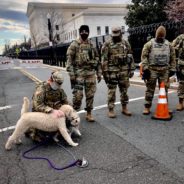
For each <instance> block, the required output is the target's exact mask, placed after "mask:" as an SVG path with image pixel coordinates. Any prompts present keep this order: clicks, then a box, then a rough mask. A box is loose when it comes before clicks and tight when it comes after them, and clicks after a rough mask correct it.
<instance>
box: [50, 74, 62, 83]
mask: <svg viewBox="0 0 184 184" xmlns="http://www.w3.org/2000/svg"><path fill="white" fill-rule="evenodd" d="M51 77H52V79H53V81H55V82H56V83H58V84H60V85H61V84H62V83H63V81H64V78H63V75H62V74H61V72H60V71H56V72H53V73H52V75H51Z"/></svg>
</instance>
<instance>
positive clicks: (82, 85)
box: [67, 25, 102, 122]
mask: <svg viewBox="0 0 184 184" xmlns="http://www.w3.org/2000/svg"><path fill="white" fill-rule="evenodd" d="M79 33H80V38H78V39H76V40H74V41H73V42H72V43H71V45H70V46H69V48H68V50H67V71H68V72H69V76H70V81H71V88H72V89H73V107H74V109H75V110H79V109H80V107H81V103H82V99H83V89H84V91H85V95H86V108H85V110H86V111H87V115H86V120H87V121H88V122H94V121H95V120H94V117H93V116H92V114H91V111H92V109H93V101H94V94H95V91H96V75H97V79H98V82H100V80H101V74H102V72H101V65H100V61H99V57H98V54H97V51H96V49H95V48H94V47H93V45H92V43H91V42H90V40H89V39H88V36H89V27H88V26H87V25H82V26H81V27H80V29H79Z"/></svg>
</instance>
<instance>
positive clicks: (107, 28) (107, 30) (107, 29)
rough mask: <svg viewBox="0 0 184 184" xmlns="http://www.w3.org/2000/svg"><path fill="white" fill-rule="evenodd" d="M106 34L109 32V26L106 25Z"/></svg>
mask: <svg viewBox="0 0 184 184" xmlns="http://www.w3.org/2000/svg"><path fill="white" fill-rule="evenodd" d="M105 34H106V35H108V34H109V26H105Z"/></svg>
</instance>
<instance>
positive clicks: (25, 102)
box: [21, 97, 30, 116]
mask: <svg viewBox="0 0 184 184" xmlns="http://www.w3.org/2000/svg"><path fill="white" fill-rule="evenodd" d="M29 105H30V101H29V99H28V98H27V97H24V98H23V104H22V109H21V116H22V115H23V114H24V113H25V112H28V111H29Z"/></svg>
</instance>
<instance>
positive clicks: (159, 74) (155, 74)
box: [145, 69, 169, 108]
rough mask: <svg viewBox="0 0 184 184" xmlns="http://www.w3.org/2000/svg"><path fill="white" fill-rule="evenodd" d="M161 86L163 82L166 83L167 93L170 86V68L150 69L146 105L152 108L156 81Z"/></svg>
mask: <svg viewBox="0 0 184 184" xmlns="http://www.w3.org/2000/svg"><path fill="white" fill-rule="evenodd" d="M157 80H158V84H159V86H160V84H161V82H164V84H165V90H166V94H167V92H168V88H169V70H159V69H158V70H155V69H154V70H153V69H150V78H149V80H147V81H146V88H147V89H146V92H145V107H147V108H150V107H151V105H152V100H153V96H154V92H155V88H156V83H157Z"/></svg>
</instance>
